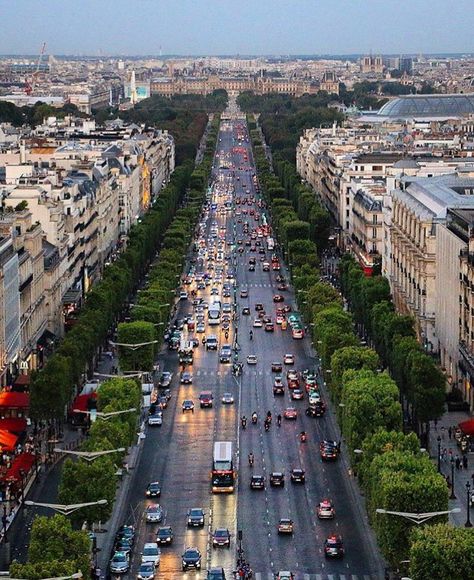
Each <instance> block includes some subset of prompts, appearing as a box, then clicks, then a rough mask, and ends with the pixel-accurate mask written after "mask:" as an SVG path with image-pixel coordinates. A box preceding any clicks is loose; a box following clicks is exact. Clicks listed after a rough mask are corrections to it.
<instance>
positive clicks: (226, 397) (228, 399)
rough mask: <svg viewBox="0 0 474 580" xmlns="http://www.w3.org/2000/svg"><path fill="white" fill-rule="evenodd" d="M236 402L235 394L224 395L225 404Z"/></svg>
mask: <svg viewBox="0 0 474 580" xmlns="http://www.w3.org/2000/svg"><path fill="white" fill-rule="evenodd" d="M233 402H234V395H233V394H232V393H224V394H223V395H222V404H223V405H232V404H233Z"/></svg>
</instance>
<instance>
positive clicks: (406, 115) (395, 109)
mask: <svg viewBox="0 0 474 580" xmlns="http://www.w3.org/2000/svg"><path fill="white" fill-rule="evenodd" d="M470 113H474V94H469V95H464V94H455V95H403V96H401V97H397V98H396V99H392V100H391V101H389V102H388V103H385V105H384V106H383V107H382V108H381V109H380V110H379V111H378V113H377V116H380V117H392V118H395V119H411V118H413V117H459V116H462V115H467V114H470Z"/></svg>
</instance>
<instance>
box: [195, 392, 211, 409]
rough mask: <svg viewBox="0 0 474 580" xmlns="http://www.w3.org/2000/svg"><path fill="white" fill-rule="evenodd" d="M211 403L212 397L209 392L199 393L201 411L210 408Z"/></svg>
mask: <svg viewBox="0 0 474 580" xmlns="http://www.w3.org/2000/svg"><path fill="white" fill-rule="evenodd" d="M213 401H214V397H213V396H212V393H211V391H201V393H199V406H200V407H201V409H204V408H206V409H209V408H211V407H212V403H213Z"/></svg>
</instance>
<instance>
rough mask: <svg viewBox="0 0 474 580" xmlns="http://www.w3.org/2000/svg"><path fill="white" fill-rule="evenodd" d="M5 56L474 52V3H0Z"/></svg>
mask: <svg viewBox="0 0 474 580" xmlns="http://www.w3.org/2000/svg"><path fill="white" fill-rule="evenodd" d="M0 22H1V23H2V33H1V34H0V53H1V54H35V53H38V52H39V49H40V47H41V45H42V43H43V42H46V43H47V53H49V54H79V55H80V54H87V55H109V54H110V55H112V54H114V55H115V54H127V55H140V54H158V53H159V51H160V49H161V50H162V52H163V54H201V55H212V54H241V55H246V54H276V55H286V54H350V53H366V52H370V51H372V52H373V53H385V54H387V53H416V54H417V53H430V52H431V53H433V52H438V53H439V52H474V40H473V39H474V34H473V30H474V0H451V1H447V0H41V1H39V0H0Z"/></svg>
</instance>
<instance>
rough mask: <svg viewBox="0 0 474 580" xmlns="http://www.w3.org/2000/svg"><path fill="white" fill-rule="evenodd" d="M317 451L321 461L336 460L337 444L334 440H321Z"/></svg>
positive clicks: (337, 453)
mask: <svg viewBox="0 0 474 580" xmlns="http://www.w3.org/2000/svg"><path fill="white" fill-rule="evenodd" d="M319 453H320V455H321V459H322V460H323V461H336V459H337V457H338V455H339V446H338V444H337V443H336V442H335V441H321V443H320V444H319Z"/></svg>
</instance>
